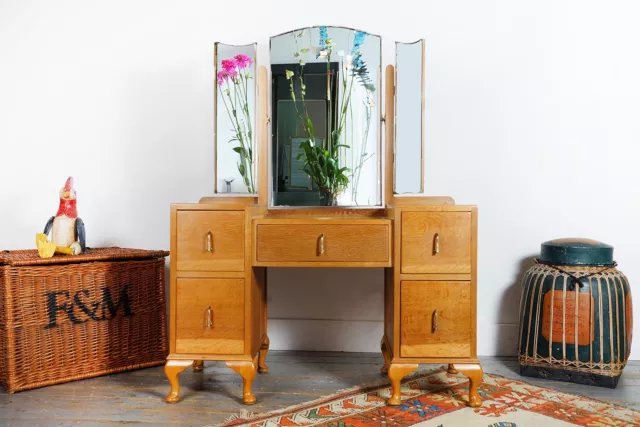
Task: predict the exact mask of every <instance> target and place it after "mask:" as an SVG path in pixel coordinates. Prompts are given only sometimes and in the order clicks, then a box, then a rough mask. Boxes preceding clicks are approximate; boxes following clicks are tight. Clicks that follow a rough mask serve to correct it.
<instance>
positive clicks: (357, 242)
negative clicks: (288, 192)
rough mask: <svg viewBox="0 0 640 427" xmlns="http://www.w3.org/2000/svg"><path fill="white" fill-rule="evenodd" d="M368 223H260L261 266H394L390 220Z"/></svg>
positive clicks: (258, 259)
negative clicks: (275, 264) (324, 264)
mask: <svg viewBox="0 0 640 427" xmlns="http://www.w3.org/2000/svg"><path fill="white" fill-rule="evenodd" d="M367 222H369V221H364V222H360V223H349V222H340V223H338V222H337V221H336V220H326V221H322V220H320V221H309V222H305V223H291V222H287V223H282V224H279V223H266V224H265V223H259V224H257V226H256V233H257V234H256V245H255V247H256V261H257V264H258V265H261V264H263V263H265V264H273V263H282V265H283V266H284V265H290V266H295V265H296V263H300V264H299V265H300V266H303V265H314V264H318V263H331V264H332V265H337V266H340V265H343V266H357V265H362V266H367V265H370V266H388V265H391V248H390V245H391V236H390V232H391V225H390V221H389V222H383V221H379V222H376V223H367Z"/></svg>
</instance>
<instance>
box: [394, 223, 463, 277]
mask: <svg viewBox="0 0 640 427" xmlns="http://www.w3.org/2000/svg"><path fill="white" fill-rule="evenodd" d="M471 215H472V213H471V212H446V211H444V212H425V211H416V212H412V211H404V212H402V225H401V227H402V242H401V246H402V253H401V258H402V261H401V263H402V266H401V268H402V273H405V274H406V273H408V274H428V273H454V274H455V273H470V272H471Z"/></svg>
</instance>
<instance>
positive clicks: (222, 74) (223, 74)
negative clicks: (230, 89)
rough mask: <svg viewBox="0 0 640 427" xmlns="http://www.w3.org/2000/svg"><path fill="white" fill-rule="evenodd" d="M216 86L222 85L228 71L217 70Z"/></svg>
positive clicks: (227, 75)
mask: <svg viewBox="0 0 640 427" xmlns="http://www.w3.org/2000/svg"><path fill="white" fill-rule="evenodd" d="M217 77H218V86H222V85H223V84H224V82H226V81H227V79H228V78H229V73H228V72H226V71H225V70H222V71H218V76H217Z"/></svg>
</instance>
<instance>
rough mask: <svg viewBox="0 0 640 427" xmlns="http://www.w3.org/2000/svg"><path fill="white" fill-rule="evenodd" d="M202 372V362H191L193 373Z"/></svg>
mask: <svg viewBox="0 0 640 427" xmlns="http://www.w3.org/2000/svg"><path fill="white" fill-rule="evenodd" d="M202 371H204V360H196V361H195V362H193V372H202Z"/></svg>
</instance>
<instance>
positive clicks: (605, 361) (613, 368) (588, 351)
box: [518, 239, 633, 388]
mask: <svg viewBox="0 0 640 427" xmlns="http://www.w3.org/2000/svg"><path fill="white" fill-rule="evenodd" d="M545 244H546V245H547V246H548V247H547V248H545ZM545 244H543V251H542V257H541V259H540V260H538V262H537V264H536V265H535V266H533V267H531V268H530V269H529V270H527V272H526V274H525V276H524V279H523V283H522V297H521V302H520V339H519V340H518V345H519V347H518V355H519V360H520V373H521V374H522V375H525V376H531V377H542V378H550V379H557V380H562V381H569V382H575V383H580V384H588V385H596V386H601V387H609V388H615V387H616V386H617V384H618V380H619V378H620V375H621V374H622V369H623V368H624V366H625V365H626V363H627V360H628V358H629V353H630V351H631V335H632V328H633V318H632V317H633V308H632V301H631V289H630V287H629V282H628V280H627V278H626V277H625V275H624V274H623V273H622V272H621V271H619V270H617V269H616V268H615V263H614V262H613V260H612V259H611V257H612V248H611V247H608V248H604V249H603V250H600V249H599V248H598V246H597V244H599V242H593V241H585V240H578V241H577V243H576V241H571V240H564V239H563V240H559V241H551V242H546V243H545ZM571 245H573V246H571ZM605 246H607V245H605ZM555 250H558V252H557V253H554V251H555ZM590 250H591V251H592V253H589V251H590ZM593 260H596V262H597V264H596V263H592V264H591V265H587V264H588V263H589V261H593Z"/></svg>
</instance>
